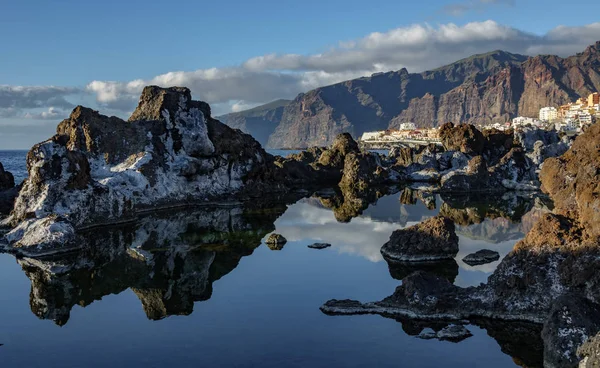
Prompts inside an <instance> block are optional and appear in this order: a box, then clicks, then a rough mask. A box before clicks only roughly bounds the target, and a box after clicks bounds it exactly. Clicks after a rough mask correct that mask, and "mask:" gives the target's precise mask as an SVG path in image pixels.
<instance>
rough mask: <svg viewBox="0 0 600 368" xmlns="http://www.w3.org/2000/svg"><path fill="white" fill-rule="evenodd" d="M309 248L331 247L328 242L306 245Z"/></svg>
mask: <svg viewBox="0 0 600 368" xmlns="http://www.w3.org/2000/svg"><path fill="white" fill-rule="evenodd" d="M308 247H309V248H311V249H325V248H329V247H331V244H329V243H314V244H311V245H309V246H308Z"/></svg>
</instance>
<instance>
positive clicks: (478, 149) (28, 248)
mask: <svg viewBox="0 0 600 368" xmlns="http://www.w3.org/2000/svg"><path fill="white" fill-rule="evenodd" d="M440 137H441V141H442V145H441V146H438V145H429V146H424V147H404V148H400V149H394V150H392V152H390V154H389V155H387V156H383V155H379V154H377V153H371V152H365V151H362V150H361V149H360V148H359V145H358V144H357V143H356V142H355V141H354V140H353V139H352V137H351V136H350V134H347V133H343V134H340V135H339V136H338V137H337V138H336V139H335V141H334V143H333V145H332V146H330V147H312V148H310V149H308V150H306V151H303V152H301V153H298V154H293V155H290V156H288V157H279V156H272V155H270V154H268V153H267V152H266V151H265V150H264V149H263V148H262V147H261V146H260V144H259V143H258V142H257V141H256V140H254V139H253V138H252V137H251V136H249V135H247V134H244V133H242V132H241V131H239V130H234V129H231V128H229V127H227V126H225V125H224V124H222V123H220V122H219V121H217V120H215V119H213V118H212V117H211V110H210V107H209V106H208V104H206V103H204V102H201V101H194V100H192V98H191V93H190V91H189V89H187V88H181V87H172V88H160V87H156V86H150V87H146V88H145V89H144V91H143V93H142V95H141V97H140V101H139V105H138V107H137V108H136V110H135V111H134V112H133V114H132V115H131V117H130V118H129V120H128V121H124V120H121V119H119V118H116V117H107V116H104V115H100V114H99V113H98V112H96V111H93V110H91V109H88V108H85V107H81V106H78V107H76V108H75V109H74V110H73V112H72V114H71V116H70V117H69V118H68V119H66V120H64V121H62V122H61V123H60V124H59V125H58V127H57V134H56V135H55V136H53V137H52V138H50V139H49V140H47V141H45V142H42V143H39V144H37V145H35V146H34V147H33V148H32V149H31V151H30V152H29V153H28V155H27V168H28V172H29V177H28V178H27V179H26V180H25V182H24V183H23V184H22V185H21V186H19V187H15V185H14V180H13V181H12V182H11V181H10V178H11V177H12V176H11V175H10V173H6V172H5V171H4V169H3V168H2V166H0V203H3V202H2V201H3V200H2V196H3V195H5V196H6V198H7V199H6V201H4V202H5V203H8V204H10V206H4V207H10V214H9V216H8V217H7V218H5V219H4V220H2V223H1V225H2V227H3V228H4V230H3V232H2V234H3V236H2V240H1V241H0V245H2V246H3V247H4V248H5V250H6V251H9V252H12V253H15V254H17V255H18V256H19V257H25V258H23V260H22V262H23V267H24V269H27V270H31V272H32V275H34V276H35V274H36V272H39V271H38V270H37V269H36V267H37V268H40V267H41V269H43V272H49V273H50V274H52V275H54V274H57V275H58V274H62V273H64V272H63V271H64V270H68V269H71V268H72V267H78V265H84V264H85V263H86V262H87V261H85V259H84V258H85V257H86V256H85V254H86V253H90V252H91V253H90V254H94V257H96V255H99V259H104V260H106V262H108V263H110V262H112V259H113V258H115V257H113V255H111V254H113V253H114V252H117V253H118V254H119V257H121V256H123V257H125V258H127V261H126V263H127V264H129V263H128V262H130V258H128V257H133V258H134V259H137V260H139V259H141V260H146V261H147V257H149V256H150V254H149V253H148V251H149V250H151V249H152V250H156V249H165V252H166V253H177V252H179V253H177V254H179V255H180V256H181V257H184V256H183V254H186V252H187V250H186V249H183V248H182V249H183V250H182V249H180V248H181V247H179V248H178V247H177V246H175V245H176V244H175V245H174V243H176V242H177V239H175V238H172V236H171V235H169V234H185V233H186V231H185V228H186V227H189V226H193V224H191V223H189V222H186V221H187V220H185V219H183V218H182V219H179V220H176V221H175V220H174V221H167V222H164V221H160V219H159V220H156V221H154V222H152V221H150V222H151V224H150V225H148V226H150V227H148V228H145V229H144V226H145V225H144V221H147V220H144V218H146V217H145V216H146V215H151V214H154V213H156V212H157V211H158V210H161V209H167V208H171V209H173V208H188V209H190V210H192V211H198V212H196V213H195V214H194V215H192V216H191V217H190V218H192V219H194V221H195V222H196V225H198V224H203V223H207V224H213V225H214V226H213V225H210V226H213V227H215V226H217V225H218V226H220V225H219V224H222V223H223V224H225V223H226V224H229V225H228V226H235V224H237V223H244V222H245V221H246V222H247V221H249V220H248V218H247V217H245V216H242V217H241V220H240V217H239V214H240V213H243V212H244V211H246V210H247V208H248V207H253V208H256V207H257V206H258V207H260V206H261V203H264V202H269V201H272V202H277V203H279V204H280V205H281V204H282V203H283V204H285V203H286V201H287V199H289V198H295V199H298V198H301V197H305V196H310V195H311V194H313V193H315V192H319V191H330V192H331V193H330V194H331V195H327V196H323V197H322V198H320V202H321V204H322V205H323V206H325V207H328V208H331V209H332V210H333V211H334V214H335V217H336V219H337V220H338V221H340V222H349V221H350V219H352V218H353V217H356V216H357V215H359V214H361V213H362V211H364V210H365V209H366V208H367V207H368V206H369V204H371V203H373V202H375V201H376V200H377V199H378V198H380V197H381V196H383V195H385V194H386V193H390V192H394V191H397V190H399V189H398V187H400V186H406V185H409V184H411V183H412V184H413V185H421V186H422V188H419V189H418V190H417V189H410V188H408V189H405V190H404V191H403V192H402V195H401V197H400V200H401V202H407V203H408V202H413V201H416V200H417V199H419V200H421V201H422V202H423V203H424V204H425V205H426V207H428V208H429V207H435V206H436V204H435V200H436V194H442V195H446V196H453V197H452V198H453V200H454V201H460V200H461V199H460V198H464V197H466V196H467V195H475V194H478V193H479V194H480V195H488V194H494V195H498V196H501V195H504V194H506V193H513V196H512V197H511V198H512V200H514V201H515V204H513V205H511V207H510V208H508V209H504V208H501V207H500V206H499V207H498V208H479V207H478V206H476V205H472V208H473V210H471V208H470V207H468V206H465V209H464V210H462V209H461V208H460V203H459V205H457V206H453V207H450V206H448V203H444V204H443V205H442V208H441V210H440V216H439V217H434V218H432V219H429V220H426V221H423V222H421V223H419V224H418V225H415V226H413V227H409V228H406V229H402V230H398V231H396V232H394V234H392V236H391V238H390V241H389V242H388V243H386V244H384V245H383V247H382V249H381V253H382V254H383V256H384V258H385V259H386V261H388V264H389V266H390V273H391V274H396V275H398V278H400V277H399V275H402V285H401V286H399V287H398V288H397V289H396V291H395V292H394V293H393V294H392V295H391V296H390V297H388V298H385V299H384V300H382V301H378V302H370V303H361V302H359V301H354V300H335V299H333V300H330V301H328V302H326V303H325V304H324V305H323V306H322V307H321V310H322V311H323V312H325V313H327V314H366V313H369V314H372V313H375V314H381V315H384V316H394V317H398V318H403V319H409V320H410V319H419V320H422V319H425V320H439V321H444V322H452V323H454V324H455V325H456V326H454V327H451V328H448V329H446V330H445V329H444V328H439V329H437V330H434V331H433V332H434V335H435V337H436V338H440V339H445V338H448V336H450V335H451V332H452V333H454V332H456V334H455V335H456V336H458V335H460V334H462V335H464V336H466V335H467V333H465V331H463V330H462V329H461V326H462V325H464V324H465V323H464V321H465V320H467V321H473V320H479V321H481V320H482V319H483V320H484V321H486V320H490V319H492V320H506V321H524V322H532V323H534V324H545V327H544V330H543V333H542V338H543V341H544V344H545V345H544V359H545V364H547V365H548V366H575V365H576V364H577V363H578V362H579V361H580V360H581V359H588V360H587V361H588V362H592V361H593V358H591V357H589V354H591V353H589V352H592V351H594V349H595V348H594V346H595V345H593V344H594V342H593V341H596V340H590V341H591V342H590V343H589V344H588V345H585V346H584V347H582V348H581V350H580V352H579V353H578V352H577V348H578V347H580V346H583V344H584V343H585V342H586V341H587V340H588V338H591V337H592V336H593V335H595V334H597V333H598V331H599V330H600V325H597V324H596V323H595V322H594V320H595V318H596V317H598V318H597V320H600V313H597V311H599V310H600V308H598V307H597V305H596V304H597V303H600V294H599V293H598V292H597V286H598V285H600V273H598V272H596V270H597V269H598V267H599V266H600V261H599V260H600V251H599V250H598V249H599V247H598V245H599V243H600V241H599V239H600V230H599V229H600V226H597V224H600V211H598V205H599V203H600V198H599V197H598V193H599V189H600V188H599V186H600V180H598V174H597V173H598V172H600V167H599V165H600V164H599V162H600V155H599V152H600V151H599V149H598V143H597V142H600V126H598V125H594V126H592V127H590V128H589V129H588V130H587V131H586V132H585V133H584V134H582V135H580V136H579V137H577V139H575V140H573V139H571V138H569V137H567V136H561V135H560V134H558V133H557V132H556V131H541V130H537V129H526V130H524V131H519V132H513V131H504V132H500V131H495V130H488V131H485V132H480V131H478V130H477V129H475V128H474V127H473V126H472V125H465V124H462V125H454V124H452V123H447V124H444V125H443V126H442V127H441V128H440ZM539 190H543V191H544V192H545V193H547V195H548V196H549V197H550V198H551V200H552V201H553V202H554V209H553V212H552V213H546V214H543V215H541V216H540V219H539V221H538V222H537V223H536V224H535V225H533V228H532V229H531V230H530V231H529V233H528V234H527V236H526V237H525V239H523V240H522V241H521V242H519V243H518V244H517V245H516V246H515V248H514V249H513V251H512V252H511V253H510V254H509V255H508V256H506V257H505V258H504V259H503V260H502V261H501V263H500V265H499V266H498V268H497V269H496V271H494V273H493V274H492V275H491V276H490V278H489V280H488V282H487V283H486V284H483V285H480V286H477V287H469V288H460V287H458V286H455V285H453V281H454V277H456V273H455V267H456V269H457V266H456V262H455V260H454V258H455V257H456V255H457V253H458V237H457V236H456V233H455V231H456V230H455V229H456V226H455V224H456V225H464V224H473V223H478V221H479V222H481V219H482V218H485V217H490V216H500V217H510V216H516V215H517V214H516V213H518V212H523V210H524V208H520V207H519V203H516V202H518V201H519V199H518V198H519V195H523V196H526V194H523V193H527V192H532V191H534V192H535V191H539ZM5 193H6V194H5ZM517 194H518V195H517ZM286 198H287V199H286ZM444 205H446V206H445V207H444ZM240 208H241V209H240ZM209 209H210V210H209ZM283 211H285V208H282V209H281V212H283ZM5 212H6V211H5ZM182 216H183V215H182ZM184 217H185V216H184ZM223 217H225V218H226V221H225V222H221V221H216V219H221V218H223ZM242 220H243V221H242ZM215 221H216V222H215ZM109 224H111V225H115V224H120V226H125V227H128V226H133V227H136V231H135V232H134V234H135V236H133V238H134V241H133V242H131V241H123V240H122V239H121V236H122V234H121V233H118V232H115V231H113V230H111V228H110V227H108V228H106V229H103V232H106V233H107V234H108V235H107V237H100V238H99V239H96V238H94V237H90V236H86V235H85V234H86V232H89V231H90V230H91V229H93V228H96V227H99V226H106V225H109ZM176 225H177V226H176ZM198 226H203V225H198ZM206 226H209V225H206ZM240 226H241V225H240ZM270 226H272V222H271V225H270ZM241 227H242V228H243V227H244V226H241ZM150 228H155V229H158V228H164V230H165V231H161V232H158V233H154V234H153V232H152V230H150ZM167 228H169V229H167ZM272 230H274V229H271V230H269V231H272ZM113 232H114V234H113ZM267 233H268V232H266V233H265V232H261V238H262V236H264V235H266V234H267ZM110 234H112V235H114V236H109V235H110ZM151 234H153V235H151ZM160 234H162V235H160ZM157 235H159V237H158V238H157V237H156V236H157ZM160 236H162V238H161V237H160ZM130 240H131V239H130ZM255 241H256V239H254V242H255ZM258 242H259V243H260V240H259V241H258ZM146 243H148V244H150V243H151V245H148V244H146ZM283 243H284V241H283V239H280V238H277V239H276V237H275V235H273V241H271V242H269V244H270V245H272V249H281V248H282V247H283ZM124 244H127V246H124ZM184 248H185V247H184ZM111 249H112V250H111ZM101 250H102V251H101ZM117 250H118V251H117ZM75 251H76V252H78V253H80V255H79V256H77V257H79V258H77V257H76V260H75V261H74V262H75V263H74V264H68V262H63V264H56V263H53V262H49V263H48V262H46V261H45V259H47V258H48V257H55V256H59V255H61V254H68V253H69V252H75ZM111 252H112V253H111ZM96 253H97V254H96ZM115 254H116V253H115ZM205 256H206V258H203V259H202V260H200V261H198V262H200V263H202V264H203V266H202V267H200V268H201V269H203V270H206V269H210V264H213V262H214V258H211V257H214V256H215V254H212V255H211V254H208V253H207V254H206V255H205ZM81 257H83V258H81ZM94 257H92V258H94ZM119 257H117V258H119ZM96 258H98V257H96ZM96 258H94V259H96ZM121 258H122V257H121ZM121 258H119V259H121ZM184 258H185V257H184ZM234 258H235V257H234ZM115 259H116V258H115ZM146 261H144V262H146ZM97 262H98V261H97V260H94V261H92V262H91V263H94V264H95V263H97ZM119 262H120V261H119ZM119 262H117V263H115V264H117V265H118V264H121V263H119ZM136 262H137V261H136ZM144 262H142V263H144ZM152 262H154V261H152ZM152 262H149V261H148V262H146V265H150V263H152ZM165 262H166V261H165ZM88 263H89V262H88ZM152 264H155V263H152ZM130 266H131V265H129V266H127V267H130ZM138 266H140V267H146V266H144V265H141V264H140V265H137V263H136V265H134V266H131V267H133V268H136V267H138ZM153 267H154V266H153ZM84 268H85V267H84ZM48 270H51V271H48ZM52 270H53V271H52ZM440 270H441V272H438V271H440ZM157 272H158V271H157ZM161 272H162V271H161ZM194 275H196V274H193V273H192V275H191V276H189V278H188V277H187V276H186V278H185V279H186V280H187V281H190V278H194V277H196V276H194ZM34 276H32V280H33V279H34V278H36V277H34ZM197 276H198V280H200V281H202V280H203V281H202V283H203V284H202V285H201V286H199V288H200V289H202V290H208V289H209V285H208V284H207V283H210V280H211V277H210V275H209V274H207V273H206V272H205V274H202V275H197ZM44 277H45V276H44ZM136 277H137V276H136ZM39 278H40V279H42V278H43V277H42V276H40V277H39ZM142 279H143V277H142V276H140V277H137V279H136V280H137V281H136V280H133V281H131V282H129V281H128V282H127V283H125V284H127V285H136V286H135V287H136V288H142V286H140V285H142V284H144V283H145V282H146V281H144V282H142V284H140V282H141V281H139V280H142ZM198 280H196V281H198ZM187 281H186V282H187ZM196 281H194V282H196ZM200 281H198V282H200ZM58 284H60V283H58ZM144 285H145V284H144ZM132 287H133V286H132ZM186 288H187V286H186ZM155 289H156V288H155ZM136 290H137V289H136ZM34 294H35V295H38V294H40V295H41V294H43V292H42V291H39V292H38V291H36V292H35V293H34V292H33V290H32V297H33V295H34ZM202 295H205V294H204V291H202V292H198V293H194V296H193V298H192V299H194V298H196V299H194V300H197V298H202V297H203V296H202ZM182 298H183V297H182ZM64 299H65V300H67V299H68V298H66V297H65V298H64ZM140 299H142V303H143V304H144V308H146V306H148V309H149V310H150V311H149V312H148V315H149V317H150V316H151V315H152V316H154V317H151V318H153V319H154V318H155V317H156V318H162V316H164V315H166V314H168V312H166V311H168V308H167V307H160V310H161V311H158V312H157V311H156V310H154V309H153V308H154V307H156V306H158V305H160V303H159V302H157V301H156V300H154V299H153V300H150V299H151V298H150V299H148V298H146V297H145V296H144V297H140ZM182 300H183V299H182ZM572 300H580V303H578V304H577V305H575V304H573V303H572V302H571V301H572ZM185 301H186V302H185V303H184V304H185V308H184V309H185V310H186V311H187V310H188V308H191V306H192V305H193V300H191V301H190V299H189V298H188V299H185ZM40 303H41V304H43V303H42V302H40ZM41 304H40V305H41ZM581 305H584V306H586V308H583V309H582V308H580V306H581ZM32 308H33V307H32ZM66 308H67V309H68V307H66ZM63 309H64V308H63V307H62V306H61V307H60V308H57V310H60V311H61V312H60V313H63V312H64V310H63ZM57 313H59V312H57ZM60 313H59V314H60ZM186 313H187V312H186ZM561 313H562V314H561ZM565 313H566V314H565ZM596 314H598V315H596ZM566 315H568V316H570V317H569V318H566V317H565V316H566ZM52 318H54V317H52ZM56 318H57V319H60V318H61V317H56ZM63 318H64V317H63ZM480 323H487V322H480ZM459 332H460V334H459ZM434 335H432V333H431V331H427V333H424V335H423V336H429V337H431V336H434ZM586 354H588V355H586Z"/></svg>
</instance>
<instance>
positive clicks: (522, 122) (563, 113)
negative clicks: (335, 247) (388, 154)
mask: <svg viewBox="0 0 600 368" xmlns="http://www.w3.org/2000/svg"><path fill="white" fill-rule="evenodd" d="M598 119H600V94H599V93H598V92H594V93H591V94H589V95H588V96H587V97H581V98H579V99H577V100H576V101H575V102H572V103H568V104H566V105H562V106H559V107H554V106H546V107H542V108H541V109H540V111H539V115H538V117H537V118H532V117H525V116H518V117H516V118H514V119H512V121H508V122H505V123H503V124H502V123H495V124H491V125H477V128H478V129H479V130H487V129H497V130H500V131H505V130H508V129H514V130H521V129H524V128H527V127H534V128H539V129H548V130H551V129H555V130H557V131H559V132H565V133H567V134H578V133H580V132H582V131H583V130H584V129H585V127H586V126H589V125H591V124H593V123H594V122H595V121H596V120H598ZM360 141H361V142H362V143H363V144H367V145H370V146H381V147H384V146H388V145H390V144H393V143H395V142H404V143H419V142H426V143H437V142H439V132H438V128H435V127H434V128H417V127H416V125H415V124H414V123H412V122H407V123H402V124H400V127H399V129H388V130H382V131H375V132H365V133H363V134H362V136H361V137H360Z"/></svg>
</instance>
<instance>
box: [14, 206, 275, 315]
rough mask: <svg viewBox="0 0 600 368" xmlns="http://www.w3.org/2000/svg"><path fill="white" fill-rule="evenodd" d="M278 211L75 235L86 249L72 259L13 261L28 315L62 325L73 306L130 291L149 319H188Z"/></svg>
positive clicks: (197, 216) (211, 214)
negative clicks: (26, 282)
mask: <svg viewBox="0 0 600 368" xmlns="http://www.w3.org/2000/svg"><path fill="white" fill-rule="evenodd" d="M284 210H285V206H281V207H277V208H275V209H260V210H252V211H250V210H247V209H243V208H241V207H235V208H205V209H202V210H197V211H194V212H179V213H177V214H167V213H163V214H157V215H153V216H151V217H146V218H143V219H141V220H140V221H139V222H138V223H136V224H132V225H127V226H123V227H119V228H110V229H103V231H101V232H99V231H90V232H89V233H87V234H85V233H84V234H81V235H80V236H81V239H82V241H86V243H87V246H86V247H84V249H83V250H82V251H81V252H79V253H78V254H75V255H70V256H63V257H62V258H60V259H45V260H39V259H38V260H32V259H28V258H24V259H21V260H19V263H20V264H21V266H22V268H23V270H24V271H25V273H26V275H27V276H28V277H29V278H30V279H31V294H30V305H31V310H32V311H33V313H34V314H36V315H37V316H38V317H40V318H43V319H51V320H54V321H55V322H56V323H57V324H59V325H63V324H65V323H66V322H67V321H68V319H69V314H70V311H71V308H72V307H73V306H74V305H75V304H78V305H80V306H83V307H85V306H87V305H89V304H91V303H93V302H94V301H95V300H99V299H101V298H102V297H103V296H105V295H108V294H117V293H120V292H122V291H124V290H126V289H128V288H131V289H132V290H133V291H134V293H135V294H136V295H137V296H138V298H139V299H140V301H141V303H142V306H143V308H144V311H145V312H146V315H147V316H148V318H149V319H161V318H164V317H167V316H169V315H187V314H190V313H192V311H193V306H194V302H196V301H202V300H207V299H209V298H210V297H211V294H212V283H213V282H214V281H216V280H218V279H219V278H221V277H223V276H225V275H226V274H228V273H229V272H231V271H232V270H233V269H234V268H236V267H237V265H238V263H239V261H240V259H241V258H242V257H244V256H247V255H250V254H252V252H253V250H254V249H255V248H256V247H257V246H258V245H260V242H261V239H262V238H263V237H264V236H265V235H266V234H267V233H269V232H271V231H273V230H274V229H275V227H274V225H273V223H274V222H275V220H276V219H277V217H279V216H280V215H281V213H283V211H284Z"/></svg>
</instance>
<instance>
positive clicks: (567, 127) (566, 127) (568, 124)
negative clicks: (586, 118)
mask: <svg viewBox="0 0 600 368" xmlns="http://www.w3.org/2000/svg"><path fill="white" fill-rule="evenodd" d="M554 128H555V129H556V130H558V131H559V132H573V131H576V130H577V128H578V124H577V123H576V122H575V121H574V120H571V119H565V121H563V122H560V123H556V124H555V125H554Z"/></svg>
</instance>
